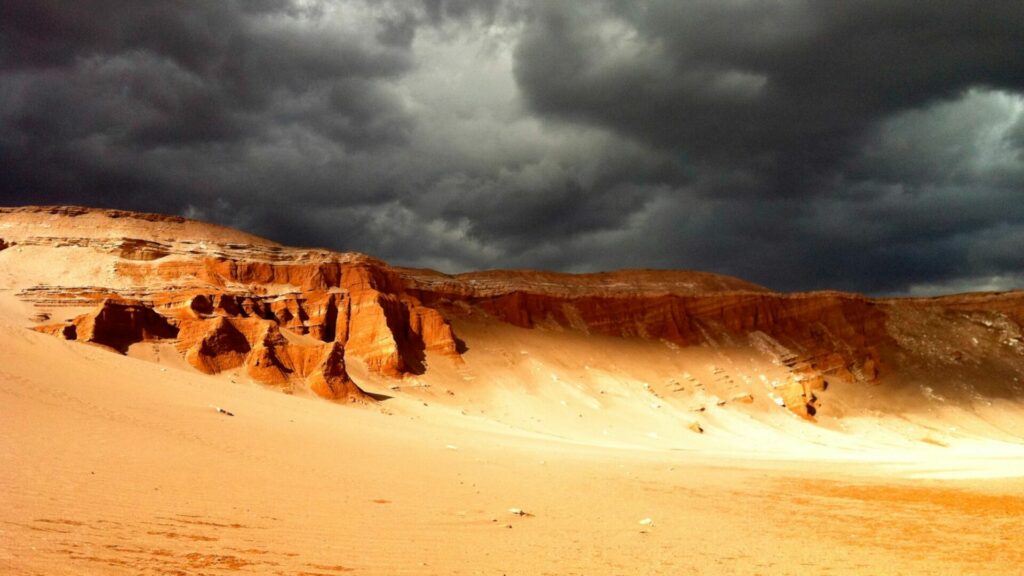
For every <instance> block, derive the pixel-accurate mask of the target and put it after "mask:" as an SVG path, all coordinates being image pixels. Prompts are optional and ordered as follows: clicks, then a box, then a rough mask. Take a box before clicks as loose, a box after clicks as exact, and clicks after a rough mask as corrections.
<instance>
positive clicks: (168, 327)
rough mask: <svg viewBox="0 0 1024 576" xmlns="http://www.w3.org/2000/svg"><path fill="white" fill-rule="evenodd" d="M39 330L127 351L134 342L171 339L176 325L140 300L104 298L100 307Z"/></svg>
mask: <svg viewBox="0 0 1024 576" xmlns="http://www.w3.org/2000/svg"><path fill="white" fill-rule="evenodd" d="M39 330H40V331H42V332H46V333H50V334H55V335H59V336H61V337H63V338H65V339H67V340H78V341H81V342H92V343H95V344H102V345H104V346H109V347H111V348H114V349H116V350H121V351H123V350H126V349H127V348H128V346H130V345H131V344H134V343H136V342H143V341H146V340H161V339H168V338H174V337H175V336H177V334H178V328H177V327H176V326H175V325H173V324H172V323H171V322H169V321H168V319H167V318H164V317H163V316H161V315H160V314H157V313H156V312H155V311H153V309H152V308H150V307H148V306H145V305H144V304H142V303H140V302H131V301H121V300H113V299H108V300H104V301H103V302H102V303H101V304H100V305H99V307H98V308H97V309H96V310H94V311H92V312H90V313H88V314H82V315H81V316H78V317H77V318H75V319H74V320H73V321H71V322H69V323H64V324H56V325H49V326H43V327H40V328H39Z"/></svg>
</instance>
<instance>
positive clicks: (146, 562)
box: [0, 325, 1024, 575]
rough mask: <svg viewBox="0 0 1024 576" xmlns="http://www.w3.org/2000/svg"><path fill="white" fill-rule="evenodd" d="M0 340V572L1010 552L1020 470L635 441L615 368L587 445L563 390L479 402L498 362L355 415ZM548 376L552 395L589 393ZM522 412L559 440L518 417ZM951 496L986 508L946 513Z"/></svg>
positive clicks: (740, 435) (834, 569)
mask: <svg viewBox="0 0 1024 576" xmlns="http://www.w3.org/2000/svg"><path fill="white" fill-rule="evenodd" d="M0 341H2V343H3V346H0V499H2V500H3V505H2V506H0V530H2V533H0V534H2V537H0V572H3V573H5V574H38V573H43V574H52V573H76V574H137V573H139V572H140V571H141V572H146V571H149V572H154V573H199V572H201V573H206V574H230V573H238V572H242V573H244V572H249V573H275V572H281V573H286V574H295V573H302V572H308V573H315V574H335V573H346V571H347V570H353V573H361V574H455V573H504V574H543V573H557V574H624V573H630V574H632V573H642V574H712V575H714V574H736V573H743V574H754V573H760V574H797V573H808V572H809V573H821V574H883V573H885V574H891V573H929V574H960V573H985V574H1016V573H1018V568H1019V566H1020V565H1021V562H1022V561H1024V558H1021V553H1020V550H1021V549H1022V546H1021V544H1024V534H1022V530H1024V528H1022V527H1024V522H1022V520H1024V514H1022V512H1021V509H1022V505H1021V503H1020V496H1021V494H1024V486H1022V485H1021V483H1020V482H1019V481H1010V480H1006V481H1000V482H998V483H997V482H993V481H981V480H977V479H973V480H967V481H958V482H955V483H952V484H950V483H943V482H937V481H934V480H908V479H896V478H893V477H892V476H891V474H892V473H893V472H894V469H893V468H885V467H884V466H880V465H879V461H878V459H879V458H883V456H885V455H886V454H890V452H891V454H890V456H891V455H892V454H895V456H894V457H893V458H891V459H890V462H891V461H892V459H895V458H906V456H907V454H908V453H910V452H909V451H905V452H892V451H891V450H890V449H891V447H889V446H887V444H886V443H885V442H882V441H879V442H874V443H872V442H867V441H865V442H866V444H865V446H867V449H865V448H864V446H859V447H858V446H857V445H856V443H852V444H851V445H850V446H848V447H847V448H848V449H842V448H836V449H828V448H827V446H828V442H830V441H832V440H834V439H835V438H836V437H841V436H844V435H843V434H840V433H838V432H835V431H829V430H826V431H825V432H823V434H825V435H827V437H822V438H820V439H818V440H814V441H806V440H802V439H801V436H800V434H799V433H797V431H798V430H806V429H808V428H811V429H813V427H811V426H810V425H808V424H806V423H804V422H801V421H799V420H796V419H794V418H791V417H789V416H788V415H787V414H785V413H783V412H781V411H774V412H767V416H766V415H765V414H761V413H760V411H758V410H754V409H751V411H749V412H743V411H741V410H731V409H726V408H718V407H716V408H714V409H709V410H710V412H711V413H710V415H709V416H708V419H709V424H708V428H709V431H708V432H707V433H706V434H705V435H697V434H695V433H691V432H686V433H685V434H683V433H681V432H678V431H676V432H673V433H671V434H670V429H671V428H670V426H675V425H674V424H671V425H670V424H658V426H659V428H657V430H660V431H662V432H663V433H664V437H663V438H659V439H653V438H649V437H647V436H646V435H644V434H641V432H643V431H644V430H646V429H648V428H649V426H648V425H647V424H648V423H646V422H645V423H644V425H637V424H633V425H632V428H629V422H628V421H629V420H631V419H633V418H634V417H636V416H637V414H638V413H640V409H639V408H638V407H637V404H639V403H640V400H642V401H643V403H645V404H646V402H647V399H646V397H645V396H643V394H642V393H641V391H642V390H643V387H642V385H641V386H639V390H640V391H638V390H637V389H636V387H635V386H634V384H637V383H638V382H635V381H632V380H629V379H626V378H624V377H623V376H622V374H621V373H619V372H616V371H615V370H614V369H613V370H610V372H611V373H612V374H613V378H614V379H615V380H616V381H617V382H618V385H619V386H621V389H619V390H618V392H621V393H622V394H623V397H622V398H619V399H618V400H616V401H609V402H608V405H607V406H602V408H601V410H596V412H600V413H612V415H611V416H607V418H609V422H610V423H612V424H616V425H617V426H621V427H623V428H624V429H628V430H630V431H632V432H636V433H637V434H632V432H631V434H629V435H625V434H624V435H623V437H624V439H625V441H622V442H618V443H613V442H611V441H608V442H607V443H602V442H601V438H603V436H600V437H596V436H593V435H592V434H590V433H579V434H578V435H577V434H572V433H571V427H570V426H569V425H567V424H564V423H561V422H562V420H559V419H558V418H556V417H559V418H562V419H563V420H564V419H565V418H564V415H565V414H564V408H566V407H564V406H562V405H561V404H560V402H558V401H557V400H558V398H559V396H558V395H552V393H550V392H548V391H546V390H543V391H542V390H537V389H534V390H533V394H532V395H531V394H530V393H529V391H522V390H520V392H522V394H521V396H522V397H521V398H519V400H523V401H524V402H527V403H526V404H525V405H523V406H522V407H521V408H517V406H518V400H517V397H516V395H515V394H512V393H511V391H514V390H515V389H514V388H511V390H505V391H502V392H500V393H498V394H496V395H494V396H488V395H487V394H485V393H484V389H485V387H486V383H485V382H481V381H480V380H483V379H484V378H486V377H489V376H494V375H495V374H496V373H497V371H498V370H497V368H495V369H494V371H491V372H488V371H487V370H485V367H483V366H482V365H481V366H475V367H474V365H473V364H472V362H475V360H474V359H473V358H472V356H471V355H467V366H461V367H460V366H452V367H450V368H441V369H439V372H440V373H444V372H445V371H446V370H452V371H459V370H476V372H477V376H478V378H479V379H480V380H474V381H465V380H461V379H460V380H459V382H462V383H464V384H466V386H465V387H464V388H459V389H455V388H456V386H455V384H454V383H453V382H449V385H450V386H451V387H452V388H453V392H454V393H455V396H450V395H448V394H446V393H445V392H444V391H443V390H442V389H441V384H439V383H437V382H436V381H435V382H434V383H433V384H432V385H431V386H430V387H426V388H419V387H413V388H409V389H400V390H398V391H391V393H392V394H394V395H395V397H394V399H392V400H388V401H386V402H384V403H382V404H380V405H379V406H378V407H352V406H338V405H334V404H332V403H329V402H324V401H318V400H315V399H308V398H298V397H293V396H288V395H285V394H281V393H279V392H277V391H275V390H273V389H271V388H267V387H262V386H258V385H251V384H246V383H244V382H242V383H239V384H237V385H232V384H231V383H230V382H229V381H228V380H227V379H226V378H215V377H209V376H204V375H201V374H197V373H195V372H190V371H185V370H177V369H175V370H166V371H164V370H161V366H160V365H158V364H154V363H152V362H146V361H142V360H140V359H137V358H130V357H124V356H120V355H117V354H114V353H111V352H109V351H107V350H105V349H101V348H100V347H97V346H91V345H84V344H77V343H69V342H63V341H60V340H57V339H54V338H50V337H47V336H44V335H41V334H37V333H33V332H31V331H27V330H24V329H22V328H17V327H11V326H9V325H4V326H0ZM470 345H471V346H472V345H473V344H472V342H470ZM515 350H516V351H517V352H518V349H515ZM527 352H528V354H527V355H529V354H533V355H535V356H536V355H541V350H540V348H537V349H531V350H528V351H527ZM633 352H634V353H636V354H639V355H640V358H639V359H640V360H645V359H646V358H648V357H649V356H648V355H647V353H646V352H643V350H641V349H637V350H634V351H633ZM651 356H653V353H651ZM611 360H612V361H613V363H614V362H622V361H623V360H621V359H618V358H616V357H613V358H611ZM429 361H430V362H432V364H433V366H432V368H436V367H438V366H442V365H443V363H444V360H441V359H435V358H430V359H429ZM540 362H541V364H542V365H543V369H544V370H548V369H550V367H551V366H555V365H556V364H557V363H556V362H553V361H552V360H550V359H547V358H542V359H541V360H540ZM517 365H520V366H522V367H523V368H522V369H523V370H532V369H533V368H536V367H537V365H536V364H530V363H525V362H524V363H517ZM656 368H657V367H651V368H650V369H651V370H654V369H656ZM560 370H561V371H560V372H558V374H559V380H560V381H565V382H563V383H562V384H559V385H558V386H559V388H558V389H559V390H562V387H568V388H567V389H565V390H564V391H565V392H566V394H565V396H564V397H563V398H564V399H566V403H567V404H569V403H570V402H574V403H581V404H582V403H583V400H585V399H586V396H585V395H583V396H581V395H578V394H576V393H571V394H570V393H569V391H570V390H577V391H579V389H578V388H576V387H575V385H574V383H573V382H572V381H569V378H570V376H573V375H574V374H576V372H573V371H572V370H571V369H569V368H566V367H564V366H563V367H562V368H561V369H560ZM623 372H626V371H625V370H623ZM524 374H525V373H524ZM639 374H640V376H639V377H638V378H637V377H635V376H634V378H637V379H638V380H639V379H643V378H645V376H644V375H643V370H641V371H640V372H639ZM548 378H549V380H548V382H553V381H551V380H550V376H548ZM408 380H409V382H407V383H408V384H416V383H417V382H416V381H417V379H416V378H411V379H408ZM385 384H386V382H385V381H381V382H378V383H375V385H378V386H383V389H384V390H388V388H387V386H384V385H385ZM499 384H500V386H499V388H502V389H503V388H506V387H512V386H513V384H512V383H510V382H502V383H499ZM592 384H593V385H599V386H609V385H611V383H610V382H608V381H606V380H601V379H598V380H596V381H595V382H593V383H591V382H588V383H587V384H586V385H587V386H590V385H592ZM367 385H368V386H369V384H367ZM545 385H550V384H548V383H545ZM476 388H479V389H476ZM389 391H390V390H389ZM627 392H628V394H629V395H628V396H627V395H626V394H627ZM606 395H607V394H606ZM598 396H600V394H599V395H598ZM631 398H632V399H633V400H636V402H633V401H631V400H630V399H631ZM637 399H639V400H637ZM456 400H459V401H466V402H467V405H469V406H471V407H476V408H479V409H480V410H482V411H483V414H477V415H465V416H464V415H462V414H461V413H460V412H459V408H457V405H456V404H455V401H456ZM552 400H554V401H555V402H552ZM424 401H426V402H427V404H428V405H427V406H423V402H424ZM446 402H450V403H448V404H446ZM602 402H603V400H602ZM619 403H622V405H621V406H620V405H619ZM211 404H213V405H215V406H221V407H224V408H226V409H228V410H230V411H232V412H233V413H234V414H235V416H234V417H228V416H224V415H222V414H219V413H217V412H215V411H214V410H213V409H211V408H210V407H209V406H210V405H211ZM755 408H756V406H755ZM535 409H536V410H538V413H540V414H542V415H543V416H545V417H550V418H551V419H552V422H551V423H552V426H554V429H555V430H556V431H559V433H562V434H565V435H566V437H565V438H563V439H559V438H557V437H555V436H557V434H543V433H541V432H542V431H543V430H544V428H537V429H536V430H533V431H531V430H527V429H525V428H524V427H522V426H521V421H522V420H523V419H525V416H523V415H522V414H519V412H529V411H532V410H535ZM619 409H622V410H623V412H624V414H626V415H625V416H622V417H621V418H620V417H618V416H615V415H614V413H616V412H617V411H618V410H619ZM381 410H385V411H387V412H390V413H391V414H393V415H387V414H385V413H383V412H382V411H381ZM650 410H651V411H652V412H653V411H657V410H660V409H654V408H650ZM680 410H681V409H680ZM504 412H508V414H509V415H508V416H505V414H504ZM559 415H561V416H559ZM502 418H504V419H505V420H502ZM576 418H577V419H578V417H576ZM669 420H670V419H669ZM666 421H668V420H666ZM845 436H852V435H845ZM888 436H894V435H892V434H888V433H886V434H885V435H883V439H885V438H888ZM670 441H671V442H675V443H676V444H675V445H673V444H671V443H668V444H666V443H667V442H670ZM848 441H849V442H853V441H852V440H848ZM818 442H820V444H819V443H818ZM765 445H770V449H769V446H765ZM783 445H789V446H790V447H788V448H785V447H780V446H783ZM744 446H745V448H746V449H745V450H744V449H743V447H744ZM814 446H818V448H817V449H814V450H812V449H811V448H812V447H814ZM673 448H681V449H673ZM857 448H860V449H857ZM965 450H966V448H965ZM920 451H921V453H927V454H934V460H929V461H931V462H938V461H940V460H941V458H942V456H941V455H942V454H944V453H945V452H944V451H943V450H941V449H940V447H938V446H933V445H924V446H922V447H921V450H920ZM827 454H831V455H832V458H831V459H824V456H825V455H827ZM837 454H839V455H841V456H839V457H837V456H836V455H837ZM995 456H998V454H995V455H993V457H995ZM929 458H931V456H930V457H929ZM883 464H884V462H883ZM972 465H973V466H974V467H975V469H977V470H983V469H985V466H984V465H982V463H981V462H978V461H974V463H973V464H972ZM920 471H921V469H913V468H910V469H904V470H898V471H897V472H899V473H900V474H904V475H911V476H912V475H913V474H915V473H916V472H920ZM950 490H955V492H950ZM952 495H961V496H962V497H963V498H968V499H972V500H968V501H973V502H978V503H981V504H979V505H978V506H977V507H973V506H949V505H943V504H942V502H948V501H950V500H955V498H953V497H952ZM993 499H995V500H993ZM982 504H984V505H982ZM510 508H519V509H522V510H524V511H526V512H527V513H528V515H523V516H520V515H513V514H511V513H509V512H508V510H509V509H510ZM646 518H650V519H651V520H652V523H651V525H641V524H640V521H641V520H642V519H646ZM907 535H910V536H911V537H909V538H908V537H907Z"/></svg>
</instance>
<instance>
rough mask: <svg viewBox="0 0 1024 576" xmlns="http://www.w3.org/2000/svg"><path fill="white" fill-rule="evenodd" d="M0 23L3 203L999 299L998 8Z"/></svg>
mask: <svg viewBox="0 0 1024 576" xmlns="http://www.w3.org/2000/svg"><path fill="white" fill-rule="evenodd" d="M0 21H3V22H4V26H3V27H2V29H0V201H2V203H4V204H21V203H79V204H91V205H106V206H117V207H122V208H132V209H143V210H156V211H163V212H177V213H185V214H189V215H193V216H198V217H204V218H208V219H212V220H215V221H218V222H222V223H225V224H228V225H234V226H240V227H244V228H246V229H249V230H251V231H254V232H256V233H261V234H264V235H268V236H271V237H273V238H275V239H277V240H280V241H282V242H287V243H294V244H304V245H318V246H326V247H331V248H336V249H342V250H360V251H364V252H369V253H372V254H374V255H377V256H379V257H382V258H385V259H389V260H392V261H394V262H396V263H399V264H405V265H423V266H434V267H439V268H441V269H444V270H447V271H459V270H465V269H470V268H495V267H542V268H550V269H562V270H574V271H589V270H599V269H608V268H617V267H672V268H690V269H704V270H711V271H717V272H723V273H729V274H735V275H739V276H742V277H745V278H747V279H750V280H753V281H756V282H760V283H763V284H766V285H769V286H772V287H774V288H779V289H812V288H841V289H854V290H862V291H869V292H875V293H903V292H914V293H925V292H928V291H934V290H940V289H943V287H945V288H948V289H969V288H970V287H971V286H997V285H998V286H1005V285H1007V284H1008V283H1012V282H1014V281H1015V279H1019V278H1020V277H1021V272H1020V270H1021V265H1022V264H1024V262H1022V258H1021V257H1020V256H1018V254H1019V253H1020V251H1019V246H1020V245H1021V244H1020V242H1021V241H1022V240H1024V237H1022V230H1024V202H1022V201H1021V200H1022V198H1021V197H1022V195H1024V194H1022V193H1024V98H1022V90H1024V63H1022V62H1024V61H1022V60H1021V59H1020V57H1018V56H1017V54H1020V53H1024V6H1022V5H1021V4H1020V2H1018V1H1012V2H1011V1H1002V0H995V1H991V2H985V3H981V4H978V3H974V4H971V3H964V2H954V1H952V0H933V1H930V2H914V1H892V0H887V1H882V0H870V1H869V0H856V1H851V2H842V3H835V2H832V3H826V2H809V1H802V0H788V1H783V0H769V1H764V2H748V1H742V0H724V1H723V0H694V1H691V2H685V3H680V2H675V1H669V0H645V1H641V2H613V1H611V0H603V1H597V2H563V3H552V2H535V1H530V0H522V1H514V0H505V1H502V0H487V1H470V0H423V1H421V2H406V1H398V0H394V1H372V0H335V1H327V0H325V1H321V2H297V1H295V2H292V1H285V0H280V1H278V0H265V1H264V0H261V1H259V2H251V1H241V0H239V1H234V2H232V1H225V2H176V3H139V2H132V1H128V0H121V1H118V0H103V1H100V2H90V3H88V4H86V3H81V2H70V1H68V2H60V1H56V0H50V1H44V0H29V1H26V2H8V3H5V4H3V5H0ZM972 282H973V284H972Z"/></svg>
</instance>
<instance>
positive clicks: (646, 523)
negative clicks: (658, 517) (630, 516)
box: [640, 518, 654, 526]
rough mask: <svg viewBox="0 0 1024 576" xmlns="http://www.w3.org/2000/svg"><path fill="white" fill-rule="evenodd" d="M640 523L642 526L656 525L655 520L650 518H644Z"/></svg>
mask: <svg viewBox="0 0 1024 576" xmlns="http://www.w3.org/2000/svg"><path fill="white" fill-rule="evenodd" d="M640 525H641V526H654V520H651V519H650V518H644V519H643V520H641V521H640Z"/></svg>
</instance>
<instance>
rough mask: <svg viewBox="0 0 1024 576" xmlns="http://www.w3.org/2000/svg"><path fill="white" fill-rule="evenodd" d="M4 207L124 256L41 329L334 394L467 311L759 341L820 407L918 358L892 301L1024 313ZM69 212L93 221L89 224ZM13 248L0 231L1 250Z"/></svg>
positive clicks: (1003, 308) (421, 356) (411, 353)
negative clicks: (832, 389) (901, 338)
mask: <svg viewBox="0 0 1024 576" xmlns="http://www.w3.org/2000/svg"><path fill="white" fill-rule="evenodd" d="M8 216H10V217H17V218H27V220H23V221H21V220H19V222H21V224H19V226H17V227H11V228H10V230H15V231H16V232H17V237H16V238H14V240H15V241H17V242H18V243H19V244H20V243H27V244H28V245H47V246H74V247H77V248H94V249H96V250H99V251H101V252H103V253H104V254H108V255H110V254H113V255H115V256H117V260H116V261H115V262H114V272H115V274H114V277H113V280H112V281H111V282H110V285H102V286H88V287H79V288H69V287H59V286H56V287H55V286H46V285H41V286H34V287H31V288H29V289H26V290H24V291H23V292H22V293H21V295H22V297H24V298H25V299H27V300H30V301H34V302H36V303H44V304H45V305H47V306H61V305H68V306H71V305H74V306H86V305H93V306H95V307H96V310H95V311H94V312H92V313H89V314H85V315H82V316H79V317H78V318H76V319H75V320H74V321H73V322H71V323H65V324H58V325H49V326H41V327H39V328H37V329H39V330H41V331H44V332H48V333H52V334H55V335H58V336H61V337H64V338H67V339H77V340H85V341H91V342H97V343H101V344H105V345H108V346H112V347H115V348H118V349H122V350H123V349H125V348H126V347H127V346H128V345H129V344H131V343H134V342H139V341H144V340H152V339H169V340H170V339H176V343H177V346H178V348H179V350H180V351H181V352H182V353H183V354H184V355H185V357H186V359H187V360H188V362H189V363H190V364H191V365H192V366H194V367H195V368H196V369H197V370H200V371H203V372H207V373H217V372H222V371H225V370H235V369H240V370H244V371H245V372H246V373H248V374H249V375H250V376H252V377H253V378H254V379H256V380H259V381H261V382H266V383H268V384H274V385H279V386H287V387H291V386H294V385H298V384H304V385H306V386H308V387H309V388H310V389H311V390H312V391H313V392H315V393H316V394H318V395H320V396H323V397H326V398H332V399H341V398H349V399H360V400H361V399H365V398H366V396H365V394H363V392H362V391H361V390H359V388H358V387H357V386H356V385H355V384H354V383H352V381H351V379H350V378H349V376H348V373H347V370H346V361H347V362H349V363H351V362H353V361H356V360H358V361H361V362H363V363H365V364H366V366H367V367H368V368H369V369H370V370H371V371H374V372H377V373H379V374H382V375H385V376H389V377H399V376H402V375H403V374H406V373H409V372H413V373H418V372H421V371H423V370H425V369H426V365H425V359H426V358H427V355H428V354H429V355H434V356H444V357H448V358H451V359H453V360H458V358H459V355H460V349H459V341H458V339H457V337H456V334H455V333H454V332H453V330H452V326H451V323H450V322H449V318H452V317H454V316H456V315H462V314H475V315H478V316H486V317H488V318H490V319H491V320H492V321H497V322H505V323H509V324H512V325H515V326H520V327H523V328H527V329H533V328H539V329H557V330H575V331H580V332H587V333H595V334H602V335H608V336H614V337H630V338H647V339H659V340H664V341H667V342H671V343H673V344H675V345H679V346H693V345H705V344H708V345H743V346H755V347H756V346H761V347H763V349H764V350H763V351H765V353H768V354H771V355H773V356H775V357H776V359H777V360H778V362H779V363H781V364H783V365H785V366H786V367H788V369H789V371H790V375H791V381H790V382H788V383H786V384H785V385H784V386H782V387H781V388H780V390H779V394H780V395H781V396H782V398H783V400H784V401H785V403H786V405H787V406H788V407H789V408H790V409H791V410H793V411H794V412H795V413H797V414H800V415H801V416H805V417H808V418H810V417H813V416H814V412H815V410H816V396H817V395H819V394H820V393H821V391H822V390H824V389H825V388H826V386H828V385H829V384H830V383H832V382H855V381H857V382H868V381H872V380H875V379H876V378H879V377H880V376H884V375H886V374H887V372H888V371H889V370H891V369H892V366H891V363H892V362H891V361H892V359H893V358H895V357H898V356H899V355H900V354H904V353H907V351H906V350H904V349H902V348H900V346H901V344H900V343H899V342H897V341H895V340H894V339H893V336H892V333H893V326H892V325H891V323H892V320H891V318H892V316H893V314H894V313H896V312H900V311H906V310H910V309H928V310H930V309H936V310H942V311H945V312H946V313H949V314H961V315H963V314H973V313H976V312H977V313H985V314H996V315H999V317H1000V318H1006V319H1008V321H1012V322H1015V323H1016V324H1017V325H1021V324H1024V294H1022V293H1006V294H974V295H961V296H954V297H946V298H942V299H918V300H872V299H869V298H865V297H863V296H859V295H855V294H843V293H837V292H815V293H806V294H779V293H774V292H771V291H769V290H767V289H765V288H763V287H760V286H756V285H754V284H750V283H747V282H744V281H741V280H738V279H734V278H729V277H725V276H719V275H715V274H708V273H698V272H665V271H652V270H628V271H619V272H609V273H600V274H583V275H571V274H561V273H551V272H529V271H491V272H478V273H471V274H461V275H454V276H452V275H445V274H441V273H439V272H433V271H429V270H413V269H401V268H392V267H389V266H388V265H386V264H385V263H383V262H381V261H379V260H375V259H373V258H370V257H368V256H365V255H361V254H338V253H332V252H327V251H324V250H299V249H287V248H283V247H281V246H278V245H276V244H274V243H272V242H269V241H266V240H262V239H258V238H255V237H250V236H248V235H245V234H243V233H240V232H237V231H231V230H227V229H221V228H218V227H210V226H207V225H204V224H201V223H197V222H193V221H190V220H186V219H182V218H176V217H162V216H159V215H145V214H133V213H127V212H118V211H92V210H88V209H76V208H68V207H56V208H26V209H13V210H12V209H0V218H6V217H8ZM69 220H75V221H76V222H77V221H80V222H85V223H87V224H88V230H85V231H82V230H81V226H79V227H77V228H76V226H75V225H72V224H68V221H69ZM101 224H102V225H101ZM204 226H206V228H204ZM126 230H127V233H130V234H131V236H124V234H125V233H126V232H125V231H126ZM211 230H212V232H211ZM76 231H77V232H76ZM107 231H109V232H107ZM58 234H59V235H58ZM75 234H79V236H75ZM147 234H148V235H147ZM6 236H7V234H6V233H5V237H6ZM10 242H11V239H10V238H6V240H0V249H2V248H3V247H4V246H7V245H9V244H10ZM1006 338H1008V339H1012V338H1016V337H1015V336H1014V337H1012V338H1011V337H1010V336H1007V337H1006ZM1007 341H1008V342H1010V340H1007ZM1011 343H1012V342H1011ZM1009 345H1010V344H1007V346H1009ZM1014 345H1017V344H1014ZM1022 346H1024V344H1022ZM915 353H917V352H915ZM961 356H963V355H961Z"/></svg>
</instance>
